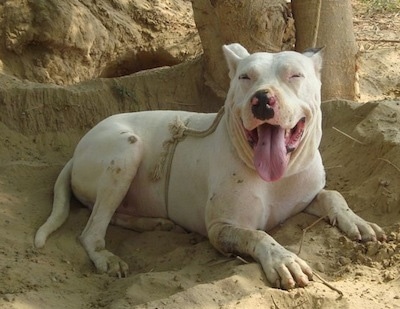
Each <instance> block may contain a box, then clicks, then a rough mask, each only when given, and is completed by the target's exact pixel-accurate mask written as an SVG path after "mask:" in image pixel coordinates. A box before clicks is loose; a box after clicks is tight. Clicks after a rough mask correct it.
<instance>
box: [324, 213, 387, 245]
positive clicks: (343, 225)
mask: <svg viewBox="0 0 400 309" xmlns="http://www.w3.org/2000/svg"><path fill="white" fill-rule="evenodd" d="M329 220H330V222H331V224H332V225H337V226H338V227H339V229H340V230H341V231H343V232H344V233H346V235H347V236H348V237H349V238H351V239H352V240H357V241H376V240H381V241H384V240H386V234H385V232H384V231H383V230H382V228H381V227H379V226H378V225H377V224H375V223H371V222H367V221H365V220H364V219H362V218H360V217H359V216H357V215H356V214H355V213H353V211H351V210H350V209H349V208H348V209H347V210H343V211H339V212H337V213H335V214H334V215H331V216H329Z"/></svg>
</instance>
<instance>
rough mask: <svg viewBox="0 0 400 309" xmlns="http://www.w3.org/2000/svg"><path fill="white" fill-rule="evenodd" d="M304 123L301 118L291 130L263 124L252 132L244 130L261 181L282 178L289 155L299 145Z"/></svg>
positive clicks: (303, 119)
mask: <svg viewBox="0 0 400 309" xmlns="http://www.w3.org/2000/svg"><path fill="white" fill-rule="evenodd" d="M305 123H306V119H305V118H302V119H300V121H299V122H298V123H297V124H296V125H295V126H294V127H293V128H292V129H283V128H282V127H280V126H274V125H270V124H267V123H264V124H261V125H259V126H258V127H257V128H255V129H254V130H251V131H248V130H245V132H246V137H247V140H248V142H249V144H250V146H251V147H252V148H253V150H254V167H255V168H256V170H257V172H258V173H259V175H260V177H261V178H262V179H264V180H266V181H275V180H278V179H280V178H281V177H282V176H283V174H284V172H285V171H286V168H287V165H288V163H289V159H290V153H292V152H293V151H294V150H296V148H297V147H298V146H299V144H300V141H301V137H302V136H303V133H304V129H305Z"/></svg>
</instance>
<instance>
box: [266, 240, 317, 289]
mask: <svg viewBox="0 0 400 309" xmlns="http://www.w3.org/2000/svg"><path fill="white" fill-rule="evenodd" d="M263 251H264V250H263ZM260 253H261V252H260ZM261 256H264V258H261V259H260V263H261V265H262V267H263V269H264V272H265V274H266V276H267V279H268V281H269V282H270V283H271V284H272V285H273V286H274V287H277V288H281V289H285V290H289V289H293V288H295V287H296V286H299V287H305V286H307V285H308V283H309V281H310V280H312V276H313V273H312V269H311V268H310V267H309V266H308V265H307V263H306V262H304V261H303V260H302V259H301V258H299V257H298V256H297V255H296V254H294V253H292V252H290V251H288V250H286V249H285V248H283V247H282V246H280V245H279V244H277V243H275V244H274V246H272V247H269V248H265V251H264V252H263V253H261Z"/></svg>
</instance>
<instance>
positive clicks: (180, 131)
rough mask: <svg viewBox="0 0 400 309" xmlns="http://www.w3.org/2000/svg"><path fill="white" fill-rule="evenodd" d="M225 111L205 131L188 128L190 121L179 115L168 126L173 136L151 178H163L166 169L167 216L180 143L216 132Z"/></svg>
mask: <svg viewBox="0 0 400 309" xmlns="http://www.w3.org/2000/svg"><path fill="white" fill-rule="evenodd" d="M224 112H225V109H224V107H221V109H220V110H219V111H218V113H217V115H216V117H215V119H214V121H213V122H212V124H211V125H210V127H209V128H208V129H206V130H203V131H198V130H194V129H190V128H188V127H187V124H188V122H186V123H185V122H183V121H182V120H181V119H180V118H179V117H176V120H175V121H174V122H173V123H170V124H169V126H168V127H169V131H170V132H171V138H170V139H168V140H166V141H165V142H164V143H163V149H164V150H163V152H162V153H161V156H160V159H159V160H158V162H157V164H156V166H155V167H154V170H153V172H152V174H151V179H152V180H153V181H157V180H160V179H161V177H162V175H163V173H164V170H165V169H166V171H165V185H164V192H165V206H166V209H167V216H168V191H169V180H170V177H171V166H172V161H173V159H174V154H175V150H176V147H177V146H178V143H179V142H181V141H183V140H184V139H185V138H186V136H191V137H197V138H203V137H206V136H208V135H210V134H212V133H214V131H215V130H216V129H217V127H218V124H219V122H220V121H221V118H222V116H223V115H224Z"/></svg>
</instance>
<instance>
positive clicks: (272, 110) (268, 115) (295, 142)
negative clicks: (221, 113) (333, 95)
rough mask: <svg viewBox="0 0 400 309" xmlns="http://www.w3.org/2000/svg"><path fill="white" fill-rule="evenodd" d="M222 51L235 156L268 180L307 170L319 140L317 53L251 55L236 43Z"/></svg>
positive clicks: (227, 106)
mask: <svg viewBox="0 0 400 309" xmlns="http://www.w3.org/2000/svg"><path fill="white" fill-rule="evenodd" d="M223 51H224V54H225V58H226V60H227V63H228V67H229V77H230V79H231V84H230V89H229V92H228V96H227V100H226V103H225V109H226V111H227V115H228V117H227V119H228V120H227V121H228V129H229V133H230V137H231V139H232V140H233V143H234V145H235V147H236V149H237V151H238V153H239V156H240V157H241V158H242V159H243V160H244V161H245V162H246V164H247V165H251V167H253V168H255V169H256V171H257V172H258V174H259V175H260V177H261V178H263V179H264V180H266V181H275V180H279V179H280V178H282V177H283V176H285V175H286V176H288V175H290V174H294V173H296V172H298V171H300V170H301V169H303V168H305V167H306V166H307V165H308V163H310V162H311V161H312V159H313V158H314V155H315V154H316V152H317V151H318V146H319V143H320V140H321V110H320V104H321V96H320V90H321V81H320V70H321V65H322V56H321V52H320V50H310V51H307V52H305V53H303V54H301V53H297V52H293V51H284V52H280V53H266V52H263V53H254V54H249V53H248V51H247V50H246V49H245V48H244V47H243V46H241V45H240V44H236V43H235V44H231V45H225V46H223Z"/></svg>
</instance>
